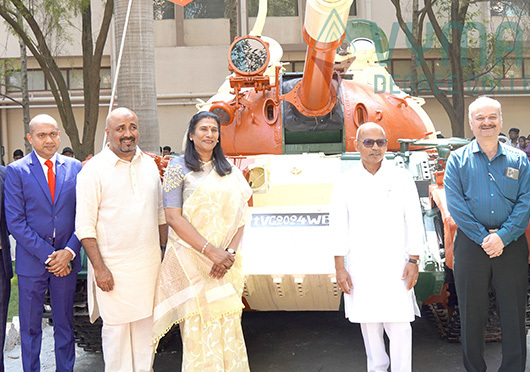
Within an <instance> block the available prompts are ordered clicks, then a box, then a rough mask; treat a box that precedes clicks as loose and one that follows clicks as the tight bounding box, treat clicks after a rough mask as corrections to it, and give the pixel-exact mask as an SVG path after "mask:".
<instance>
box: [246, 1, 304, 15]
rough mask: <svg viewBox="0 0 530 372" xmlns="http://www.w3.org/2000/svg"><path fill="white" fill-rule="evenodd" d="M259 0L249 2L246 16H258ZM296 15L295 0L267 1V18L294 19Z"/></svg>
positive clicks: (296, 4) (296, 6)
mask: <svg viewBox="0 0 530 372" xmlns="http://www.w3.org/2000/svg"><path fill="white" fill-rule="evenodd" d="M258 8H259V0H249V2H248V15H249V16H250V17H255V16H256V15H257V14H258ZM297 15H298V1H297V0H269V1H268V3H267V16H268V17H295V16H297Z"/></svg>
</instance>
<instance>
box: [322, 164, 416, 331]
mask: <svg viewBox="0 0 530 372" xmlns="http://www.w3.org/2000/svg"><path fill="white" fill-rule="evenodd" d="M330 223H331V231H332V233H333V243H334V244H333V246H334V251H333V254H334V255H335V256H346V268H347V270H348V272H349V273H350V276H351V279H352V283H353V291H352V294H351V295H347V294H344V305H345V313H346V317H347V318H348V319H349V320H350V321H351V322H355V323H372V322H410V321H413V320H414V315H420V314H419V309H418V305H417V303H416V298H415V295H414V290H410V291H407V289H406V285H407V283H406V282H405V281H404V280H402V279H401V278H402V276H403V269H404V268H405V265H406V264H407V260H408V258H409V255H419V254H420V252H421V251H422V247H423V244H424V228H423V222H422V215H421V208H420V204H419V198H418V192H417V190H416V185H415V184H414V181H413V179H412V176H411V175H410V173H409V172H408V171H406V170H405V169H402V168H398V167H395V166H394V165H393V164H389V163H388V162H387V161H383V164H382V166H381V168H380V169H379V171H378V172H377V173H376V174H375V175H372V174H370V173H369V172H368V171H366V169H365V168H364V167H363V165H362V163H359V164H358V165H356V166H355V167H354V168H353V169H351V170H349V171H348V172H347V173H345V174H344V175H343V176H342V177H341V179H340V181H339V182H338V183H337V184H336V186H335V188H334V190H333V197H332V202H331V213H330Z"/></svg>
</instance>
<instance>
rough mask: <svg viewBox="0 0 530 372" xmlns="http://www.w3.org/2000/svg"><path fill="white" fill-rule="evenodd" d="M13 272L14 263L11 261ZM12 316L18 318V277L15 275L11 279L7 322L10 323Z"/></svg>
mask: <svg viewBox="0 0 530 372" xmlns="http://www.w3.org/2000/svg"><path fill="white" fill-rule="evenodd" d="M14 272H15V262H14V261H13V273H14ZM14 316H18V277H17V275H16V274H14V275H13V279H11V297H10V298H9V307H8V310H7V321H8V322H10V321H11V320H12V319H13V317H14Z"/></svg>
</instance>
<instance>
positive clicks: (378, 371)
mask: <svg viewBox="0 0 530 372" xmlns="http://www.w3.org/2000/svg"><path fill="white" fill-rule="evenodd" d="M383 332H386V334H387V336H388V339H389V341H390V358H388V354H387V353H386V350H385V341H384V339H383ZM361 333H362V334H363V340H364V347H365V349H366V364H367V370H368V372H387V371H388V366H389V365H391V367H392V369H391V370H392V372H411V371H412V328H411V326H410V323H409V322H404V323H401V322H400V323H361Z"/></svg>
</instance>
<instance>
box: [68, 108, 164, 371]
mask: <svg viewBox="0 0 530 372" xmlns="http://www.w3.org/2000/svg"><path fill="white" fill-rule="evenodd" d="M106 131H107V133H108V136H109V141H110V143H109V146H108V147H106V148H105V149H104V150H103V151H101V152H100V153H99V154H97V155H96V156H95V157H94V158H92V159H91V160H89V161H88V162H87V164H86V165H85V166H84V167H83V169H82V171H81V172H80V174H79V177H78V182H77V203H78V208H77V214H76V235H77V236H78V238H79V239H80V240H81V243H82V244H83V247H84V248H85V250H86V252H87V255H88V257H89V259H90V263H91V265H89V271H88V294H89V296H88V304H89V310H90V317H91V320H92V321H95V320H96V319H97V317H98V316H101V318H102V319H103V329H102V341H103V355H104V360H105V370H106V371H107V372H110V371H112V372H118V371H123V372H143V371H145V372H147V371H151V370H152V363H153V357H154V347H153V346H151V345H150V343H151V332H152V312H153V303H154V290H155V284H156V278H157V275H158V270H159V267H160V261H161V252H160V241H159V226H160V227H161V228H160V231H163V230H164V229H163V227H165V219H164V214H163V205H162V189H161V182H160V176H159V173H158V169H157V166H156V164H155V162H154V160H153V159H152V158H150V157H149V156H148V155H146V154H144V153H142V151H141V150H140V149H139V148H138V147H137V146H136V143H137V140H138V119H137V117H136V115H135V114H134V113H133V112H132V111H130V110H128V109H124V108H120V109H116V110H114V111H113V112H112V113H111V114H110V115H109V117H108V118H107V127H106ZM166 230H167V229H166ZM163 235H164V234H163V233H162V234H161V236H163ZM165 238H167V236H165V237H164V239H165ZM162 241H163V239H162Z"/></svg>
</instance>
